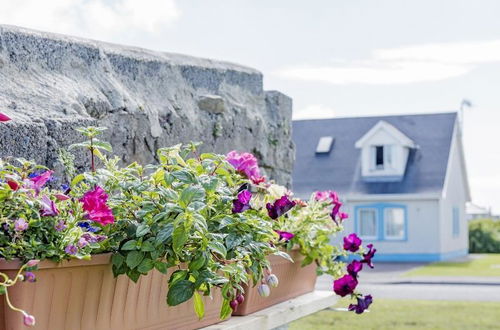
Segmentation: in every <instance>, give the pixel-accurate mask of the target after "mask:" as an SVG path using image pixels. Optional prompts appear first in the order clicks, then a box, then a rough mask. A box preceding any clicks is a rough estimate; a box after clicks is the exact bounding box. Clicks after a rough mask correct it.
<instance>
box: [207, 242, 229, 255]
mask: <svg viewBox="0 0 500 330" xmlns="http://www.w3.org/2000/svg"><path fill="white" fill-rule="evenodd" d="M208 248H209V249H210V250H212V251H213V252H215V253H217V254H219V255H220V256H221V257H223V258H225V257H226V255H227V251H226V247H225V246H224V244H222V243H221V242H217V241H213V242H210V243H208Z"/></svg>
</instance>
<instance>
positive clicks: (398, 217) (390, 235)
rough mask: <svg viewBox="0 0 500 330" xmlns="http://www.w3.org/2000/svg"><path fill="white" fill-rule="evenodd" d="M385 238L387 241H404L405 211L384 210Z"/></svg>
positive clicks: (395, 208) (393, 208) (401, 209)
mask: <svg viewBox="0 0 500 330" xmlns="http://www.w3.org/2000/svg"><path fill="white" fill-rule="evenodd" d="M384 237H385V238H386V239H404V237H405V211H404V209H403V208H401V207H387V208H385V209H384Z"/></svg>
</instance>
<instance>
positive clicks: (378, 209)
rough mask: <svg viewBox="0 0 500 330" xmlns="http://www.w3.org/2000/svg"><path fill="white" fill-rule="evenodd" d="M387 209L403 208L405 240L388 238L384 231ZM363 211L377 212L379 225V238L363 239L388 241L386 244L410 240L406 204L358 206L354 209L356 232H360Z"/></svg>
mask: <svg viewBox="0 0 500 330" xmlns="http://www.w3.org/2000/svg"><path fill="white" fill-rule="evenodd" d="M387 208H401V209H403V213H404V236H403V238H386V237H385V231H384V221H385V219H384V213H385V209H387ZM361 209H372V210H373V209H374V210H376V223H377V237H363V236H360V237H361V238H362V239H366V240H368V241H386V242H402V241H407V240H408V209H407V207H406V205H404V204H394V203H372V204H364V205H356V206H355V207H354V217H355V218H354V232H356V233H357V232H359V230H358V229H359V220H360V219H359V212H360V210H361Z"/></svg>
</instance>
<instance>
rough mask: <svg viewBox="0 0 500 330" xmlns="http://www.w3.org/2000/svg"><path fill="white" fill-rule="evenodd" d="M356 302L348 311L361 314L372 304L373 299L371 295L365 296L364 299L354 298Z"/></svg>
mask: <svg viewBox="0 0 500 330" xmlns="http://www.w3.org/2000/svg"><path fill="white" fill-rule="evenodd" d="M356 299H357V300H358V303H357V304H350V305H349V310H350V311H355V312H356V314H362V313H363V312H364V311H365V310H367V309H368V307H369V306H370V305H371V304H372V302H373V298H372V296H371V295H366V296H365V297H364V298H361V297H356Z"/></svg>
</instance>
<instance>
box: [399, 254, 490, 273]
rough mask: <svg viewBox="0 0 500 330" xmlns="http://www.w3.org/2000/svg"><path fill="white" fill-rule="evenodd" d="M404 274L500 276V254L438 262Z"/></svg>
mask: <svg viewBox="0 0 500 330" xmlns="http://www.w3.org/2000/svg"><path fill="white" fill-rule="evenodd" d="M404 276H497V277H500V254H485V255H481V257H479V258H473V259H472V260H470V261H466V262H436V263H432V264H429V265H427V266H423V267H420V268H417V269H414V270H411V271H409V272H408V273H405V274H404Z"/></svg>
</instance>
